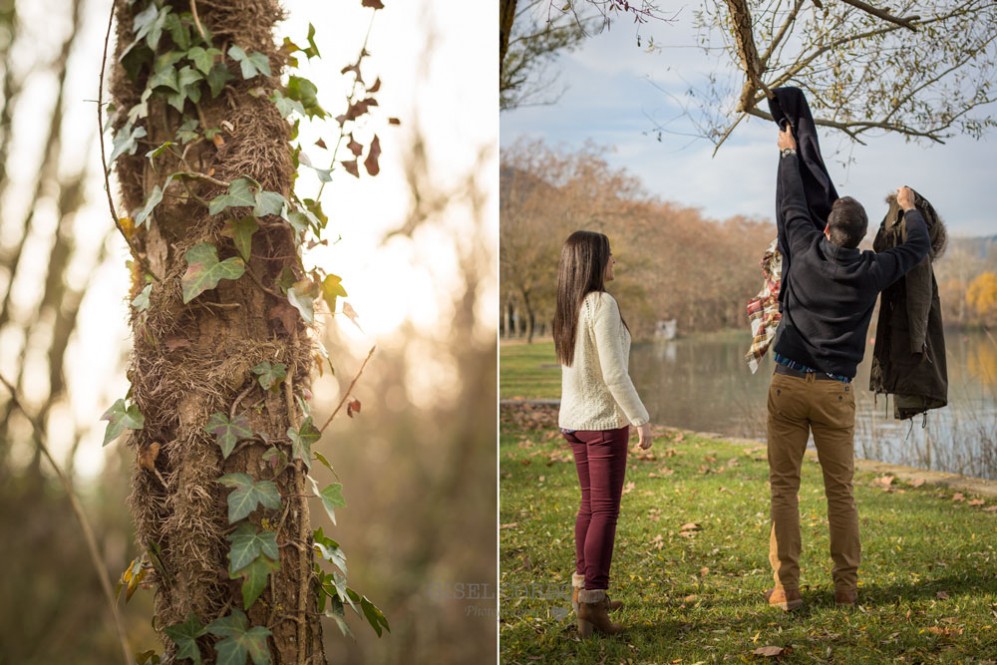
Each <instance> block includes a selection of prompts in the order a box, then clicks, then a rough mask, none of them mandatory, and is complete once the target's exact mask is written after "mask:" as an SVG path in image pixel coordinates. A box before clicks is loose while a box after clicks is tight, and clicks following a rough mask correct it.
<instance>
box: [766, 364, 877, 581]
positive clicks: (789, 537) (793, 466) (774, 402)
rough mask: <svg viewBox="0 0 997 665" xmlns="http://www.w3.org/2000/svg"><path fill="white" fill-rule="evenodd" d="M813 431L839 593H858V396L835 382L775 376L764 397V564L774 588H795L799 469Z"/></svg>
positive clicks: (835, 578)
mask: <svg viewBox="0 0 997 665" xmlns="http://www.w3.org/2000/svg"><path fill="white" fill-rule="evenodd" d="M811 431H812V432H813V435H814V443H815V444H816V447H817V456H818V459H819V460H820V467H821V470H822V471H823V474H824V493H825V495H826V496H827V521H828V525H829V527H830V531H831V559H832V560H833V561H834V567H833V568H832V570H831V575H832V577H833V579H834V588H835V590H836V591H855V590H856V587H857V585H858V567H859V559H860V558H861V545H860V544H859V516H858V510H857V509H856V507H855V499H854V497H853V495H852V476H853V475H854V473H855V452H854V434H855V394H854V392H853V386H852V385H850V384H847V383H842V382H840V381H831V380H814V377H813V376H810V377H809V378H805V379H804V378H797V377H793V376H785V375H782V374H774V375H773V376H772V383H771V385H770V386H769V395H768V458H769V481H770V484H771V489H772V504H771V511H772V533H771V537H770V540H769V562H770V563H771V564H772V572H773V577H774V579H775V585H776V588H785V589H799V585H800V566H799V560H800V547H801V543H800V509H799V497H798V493H799V489H800V469H801V467H802V465H803V453H804V451H805V450H806V446H807V438H808V435H809V433H810V432H811Z"/></svg>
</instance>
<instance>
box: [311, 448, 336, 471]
mask: <svg viewBox="0 0 997 665" xmlns="http://www.w3.org/2000/svg"><path fill="white" fill-rule="evenodd" d="M312 454H313V455H314V457H315V459H317V460H318V461H319V462H321V463H322V466H324V467H325V468H327V469H329V471H332V472H333V473H336V470H335V469H333V468H332V462H330V461H329V460H328V459H326V457H325V455H323V454H322V453H312Z"/></svg>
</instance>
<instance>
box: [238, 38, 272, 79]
mask: <svg viewBox="0 0 997 665" xmlns="http://www.w3.org/2000/svg"><path fill="white" fill-rule="evenodd" d="M228 56H229V57H230V58H232V59H233V60H235V61H236V62H238V63H239V66H240V67H241V68H242V78H244V79H251V78H253V77H254V76H256V75H257V74H260V73H263V74H264V75H265V76H270V60H269V59H268V58H267V56H266V54H264V53H260V52H259V51H253V52H251V53H247V52H246V51H245V50H243V49H242V47H240V46H231V47H229V50H228Z"/></svg>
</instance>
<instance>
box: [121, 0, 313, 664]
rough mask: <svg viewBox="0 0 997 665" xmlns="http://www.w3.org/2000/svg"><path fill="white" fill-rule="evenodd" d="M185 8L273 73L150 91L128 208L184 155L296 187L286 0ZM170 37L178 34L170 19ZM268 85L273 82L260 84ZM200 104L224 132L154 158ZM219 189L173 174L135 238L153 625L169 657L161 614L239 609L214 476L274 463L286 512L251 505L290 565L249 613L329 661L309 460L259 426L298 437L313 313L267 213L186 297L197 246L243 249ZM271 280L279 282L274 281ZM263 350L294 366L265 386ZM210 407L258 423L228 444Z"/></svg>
mask: <svg viewBox="0 0 997 665" xmlns="http://www.w3.org/2000/svg"><path fill="white" fill-rule="evenodd" d="M138 4H139V3H136V5H134V6H133V5H132V4H130V3H129V2H127V1H125V0H117V2H116V7H115V11H116V20H117V26H118V28H117V48H116V54H115V58H114V62H115V63H117V62H119V61H120V55H121V53H122V51H123V49H125V48H126V47H127V46H128V45H129V44H130V43H131V42H132V41H133V39H134V35H133V33H132V25H133V21H134V19H135V14H136V13H138V12H139V11H140V10H141V7H139V6H138ZM174 10H175V12H176V13H178V14H179V13H182V12H187V11H191V10H193V13H194V15H195V16H197V18H198V19H199V21H200V24H201V25H202V26H203V27H204V28H205V29H206V30H207V31H208V33H209V34H210V35H212V37H213V43H214V45H215V46H217V47H218V48H221V49H223V50H227V49H228V47H230V46H232V45H237V46H239V47H241V48H242V49H244V50H245V51H246V52H247V53H248V52H259V53H263V54H265V55H266V56H267V58H268V60H269V63H270V67H271V71H272V76H270V77H265V76H263V75H262V74H261V75H260V76H258V77H256V78H252V79H250V80H243V78H242V76H240V73H239V72H240V68H239V65H238V64H236V63H234V62H233V61H232V60H231V59H228V60H227V64H228V66H229V68H230V70H231V71H232V72H233V73H234V75H235V78H233V79H232V80H231V81H229V82H228V83H227V84H226V86H225V88H224V90H223V91H222V92H221V94H219V95H218V96H217V97H216V98H211V97H210V95H207V94H205V95H204V96H203V97H202V98H201V100H200V103H199V105H198V107H197V108H195V106H194V105H193V104H192V103H191V102H190V101H189V100H188V101H187V102H186V106H185V109H184V110H185V112H184V114H180V113H178V112H177V111H176V110H175V109H174V108H172V107H170V106H168V105H166V104H165V103H164V102H163V101H162V100H158V101H157V99H158V98H157V96H153V97H152V98H151V99H150V100H149V102H148V103H149V115H148V118H147V119H146V120H145V122H144V123H143V125H144V127H145V128H146V130H147V132H148V136H147V137H146V138H145V139H144V140H143V141H142V142H141V143H140V146H139V149H138V150H137V151H136V153H135V155H131V156H129V155H127V154H126V155H122V156H121V157H119V158H118V160H117V164H116V165H117V175H118V181H119V185H120V190H121V199H122V201H123V204H124V205H123V206H122V210H121V211H120V212H119V214H120V215H121V216H124V215H125V214H129V213H127V211H136V210H138V209H140V208H142V206H143V205H144V203H145V201H146V200H147V197H148V196H149V194H150V192H151V191H152V190H153V188H154V187H155V186H157V185H158V186H162V185H163V182H164V180H165V175H166V174H169V173H173V172H177V171H187V170H195V171H197V172H200V173H203V174H210V175H211V176H212V177H213V178H214V179H216V180H219V181H223V182H231V181H232V180H234V179H236V178H239V177H243V176H248V177H251V178H253V179H255V180H256V181H257V182H259V183H260V184H261V186H262V188H263V189H264V190H267V191H274V192H279V193H281V194H283V195H284V196H285V197H288V196H289V195H290V193H291V188H292V185H293V167H292V163H291V154H290V148H289V144H288V141H289V138H290V127H289V125H288V123H287V122H286V121H285V120H284V118H282V117H281V115H280V113H279V112H278V111H277V109H276V107H275V106H274V104H273V103H272V102H271V101H270V99H268V97H269V94H270V93H271V92H272V91H273V90H274V89H275V88H277V87H279V85H280V75H281V70H282V68H283V66H284V55H283V54H281V53H280V52H279V51H278V50H277V48H276V47H275V44H274V38H273V34H272V33H273V29H274V26H275V25H276V23H277V22H278V21H279V20H280V19H281V18H282V17H283V16H282V10H281V8H280V7H279V5H278V4H277V2H276V1H275V0H238V1H233V2H221V1H220V0H200V1H199V2H197V6H196V8H195V7H193V3H192V2H179V3H176V5H175V6H174ZM162 39H163V40H164V41H166V40H167V39H168V36H167V33H166V32H165V31H164V34H163V37H162ZM147 76H148V72H147V71H146V73H145V74H140V75H139V77H138V80H132V79H130V78H129V75H128V74H127V73H126V72H125V71H124V70H123V68H122V67H121V66H116V67H115V70H114V73H113V78H112V82H111V91H112V95H113V97H114V101H115V105H116V107H117V108H118V109H120V110H121V111H119V114H118V116H117V119H116V122H115V125H116V129H120V127H121V126H122V125H123V124H124V122H125V117H124V116H125V114H126V113H127V111H128V110H129V109H130V108H132V107H133V106H134V105H135V104H137V103H138V102H139V101H140V97H141V95H142V93H143V90H144V89H145V85H146V77H147ZM258 87H263V89H264V91H265V93H266V94H263V95H260V94H253V90H254V88H258ZM190 118H199V123H198V129H199V130H200V131H202V132H203V131H204V130H206V129H218V130H219V132H218V134H217V136H218V137H219V139H216V140H209V139H207V138H201V139H199V140H195V141H191V142H189V143H187V144H186V145H185V146H182V147H181V148H180V149H182V150H183V151H184V155H185V157H184V158H183V161H181V160H180V159H179V157H178V153H179V150H178V151H177V153H169V152H167V153H165V154H164V155H163V156H162V157H161V158H158V159H157V161H156V164H155V168H153V167H152V166H151V165H150V164H151V163H150V160H149V159H147V158H146V157H145V153H146V152H147V151H148V150H150V149H152V148H155V147H156V146H159V145H161V144H162V143H163V142H165V141H175V142H176V141H177V138H176V133H177V130H178V128H179V127H180V125H181V123H182V122H184V121H185V120H189V119H190ZM224 191H225V189H224V188H223V187H220V186H218V185H216V184H212V183H211V182H209V181H204V180H197V181H185V182H174V183H173V184H172V185H171V186H170V187H169V188H168V189H167V190H166V193H165V196H164V198H163V201H162V203H161V204H160V205H159V206H158V207H157V208H156V209H155V213H154V215H153V217H152V218H151V219H150V221H149V222H148V223H147V224H146V226H145V227H142V228H140V229H138V230H137V231H136V233H135V235H134V237H133V239H132V241H133V243H134V244H135V245H136V246H137V247H138V248H139V251H140V252H142V254H144V258H145V260H146V261H147V263H148V266H149V269H150V270H151V272H152V274H153V275H154V277H155V278H156V280H158V281H154V282H153V288H152V291H151V293H150V297H149V307H148V309H147V310H146V311H145V312H138V311H135V310H133V313H132V319H131V326H132V333H133V340H134V349H133V355H132V358H131V363H130V367H129V371H128V376H129V379H130V380H131V383H132V392H131V396H132V400H133V402H134V403H135V404H137V405H138V406H139V409H140V410H141V412H142V414H143V415H144V417H145V423H144V428H143V429H141V430H138V431H135V432H133V435H132V437H131V439H130V444H131V445H133V446H134V448H135V452H136V458H137V460H140V461H141V463H136V465H135V468H134V475H133V487H132V493H131V497H130V503H131V508H132V512H133V515H134V519H135V524H136V531H137V538H138V541H139V544H140V546H141V548H142V549H143V550H146V551H149V552H151V553H152V555H154V561H156V562H157V563H156V566H155V567H156V574H155V576H154V578H153V582H154V584H155V590H156V600H155V626H156V627H157V629H158V630H159V631H161V639H162V641H163V644H164V647H165V652H166V658H165V661H164V662H168V663H169V662H173V661H174V659H175V656H176V646H175V645H174V643H173V641H172V640H171V639H170V638H169V637H167V636H165V635H164V634H163V633H162V631H164V629H165V628H167V627H170V626H172V625H175V624H178V623H183V622H185V621H187V620H188V619H189V618H190V617H191V616H192V615H193V616H196V617H197V619H198V620H199V621H200V623H201V624H203V625H207V624H209V623H210V622H212V621H214V620H216V619H218V618H220V617H223V616H225V615H226V614H228V613H230V612H231V611H232V610H233V608H238V609H242V607H243V600H242V596H241V591H240V589H241V579H235V580H233V579H230V578H229V571H228V561H227V555H228V551H229V543H228V540H227V535H228V534H229V533H230V532H231V530H232V528H231V527H230V525H229V522H228V519H227V511H226V497H227V495H228V490H226V489H225V488H224V487H222V486H221V485H220V484H219V483H218V478H219V477H221V476H222V475H225V474H229V473H246V474H249V475H250V476H252V477H253V478H254V479H256V480H263V479H266V480H269V479H272V480H273V481H274V482H275V483H276V485H277V487H278V489H279V491H280V495H281V501H282V510H281V511H280V512H279V514H278V515H277V517H276V518H275V517H273V516H271V517H270V518H269V519H264V518H263V517H262V515H261V513H262V511H261V510H259V509H258V510H257V511H256V512H254V513H253V514H252V515H251V517H250V520H251V522H252V523H253V524H255V525H256V526H257V527H258V528H260V529H261V530H263V531H274V532H276V540H277V543H278V545H279V547H280V561H279V564H280V568H279V570H277V571H274V572H273V573H272V574H271V575H270V583H269V586H268V587H267V589H266V590H265V591H264V592H263V595H262V596H261V597H260V599H259V600H258V601H257V602H256V603H255V604H253V605H252V607H251V608H250V609H249V610H248V611H247V615H248V617H249V622H250V624H252V625H253V626H264V627H266V628H268V629H269V630H270V631H271V632H272V637H271V640H270V649H271V657H272V660H273V663H275V664H276V665H286V664H290V663H294V664H295V665H302V664H313V663H325V657H324V654H323V652H322V647H321V641H322V627H321V624H320V622H319V619H318V613H317V609H316V605H315V599H314V593H313V581H312V568H313V565H314V563H313V553H312V542H311V535H310V534H311V531H310V526H309V517H308V509H307V500H306V499H305V496H306V495H307V492H306V487H305V472H306V469H305V468H304V466H303V464H302V463H301V462H300V460H299V461H297V462H295V463H292V464H290V465H289V466H287V468H286V469H285V470H284V471H283V472H281V473H280V474H279V475H277V476H276V477H273V469H272V467H271V466H270V465H269V464H268V463H267V462H266V461H265V460H264V459H263V454H264V453H265V452H266V451H267V449H268V448H269V445H267V444H265V443H264V441H268V442H269V443H270V444H275V445H276V446H277V448H278V449H282V450H284V451H285V452H287V441H288V439H287V435H286V432H287V430H288V428H289V427H295V428H297V427H298V426H299V424H300V420H301V414H300V412H299V408H298V406H297V404H296V401H297V398H298V397H301V396H302V395H303V394H304V393H305V391H306V389H307V387H308V384H309V375H310V370H311V367H312V359H311V344H310V342H309V339H308V335H307V331H306V328H305V325H304V323H303V321H302V320H301V318H300V317H298V316H297V315H296V312H295V315H294V316H287V315H286V309H287V308H288V307H289V305H288V304H287V301H286V300H284V299H278V298H277V297H275V295H274V292H276V291H277V289H276V287H274V286H273V284H274V282H275V280H276V278H277V276H278V275H280V274H281V273H282V271H285V270H290V271H291V272H292V273H296V277H297V278H300V277H301V276H302V275H301V267H300V257H299V253H298V248H297V246H296V244H295V238H294V234H293V231H292V229H291V228H290V227H289V226H288V224H287V223H285V222H283V221H281V220H280V219H279V218H277V217H274V216H270V217H263V218H260V219H259V222H260V230H259V231H258V232H257V233H256V234H255V235H253V236H252V255H251V258H250V259H249V260H248V261H247V262H246V266H247V272H251V273H252V274H253V275H252V276H253V278H252V279H251V275H249V274H246V275H244V276H243V277H241V278H239V279H236V280H222V281H221V282H219V284H218V286H217V288H215V289H210V290H208V291H205V292H204V293H202V294H201V295H199V296H197V297H196V298H194V299H193V300H191V302H189V303H188V304H184V303H183V300H182V293H181V284H180V280H181V277H182V276H183V274H184V273H185V271H186V269H187V265H186V260H185V258H184V254H185V252H186V251H187V250H189V249H190V248H191V247H193V246H194V245H197V244H199V243H202V242H210V243H211V244H213V245H214V246H215V247H217V248H218V254H219V259H222V260H223V259H225V258H227V257H231V256H235V255H236V250H235V248H234V245H233V242H232V241H231V240H230V239H228V238H226V237H225V236H224V235H223V234H222V230H223V226H224V224H225V222H226V221H227V219H228V218H229V217H233V218H234V217H235V216H236V213H235V212H234V210H235V209H231V208H230V209H228V211H224V212H223V213H222V214H220V215H215V216H211V215H209V214H208V210H207V207H206V206H205V205H204V202H205V201H210V200H211V199H213V198H214V197H216V196H218V195H220V194H222V193H224ZM242 210H246V209H242ZM227 213H231V215H229V214H227ZM134 263H136V262H133V264H134ZM143 277H144V276H143V275H141V273H140V272H139V271H137V270H136V269H133V285H132V286H133V293H132V295H133V296H134V295H136V294H137V293H138V291H139V290H141V289H142V287H143V286H144V279H143ZM257 280H258V282H259V283H257ZM260 284H263V285H268V286H269V291H265V290H264V288H261V286H260ZM291 311H292V312H293V311H294V310H291ZM264 360H265V361H268V362H271V363H284V364H285V365H286V366H287V379H286V381H285V383H284V384H283V385H280V386H279V387H277V388H276V389H271V390H264V389H263V388H262V387H261V385H260V384H259V383H258V382H257V380H256V377H255V376H254V375H253V374H252V372H251V369H252V368H253V367H254V366H255V365H257V364H258V363H260V362H262V361H264ZM214 412H221V413H223V414H225V415H226V416H230V417H231V416H235V415H238V414H245V415H247V416H248V418H249V421H250V423H251V426H252V429H253V431H254V432H255V433H256V438H254V439H252V440H248V441H243V442H242V443H240V444H239V445H238V446H236V448H235V450H234V452H233V453H232V454H231V455H230V456H229V457H228V458H227V459H223V458H222V455H221V452H220V448H219V446H218V444H217V443H216V442H215V440H214V437H213V436H212V435H210V434H209V433H207V432H206V430H205V425H206V423H207V422H208V419H209V417H210V415H211V414H212V413H214ZM288 456H289V457H290V455H288ZM214 642H215V638H213V637H211V636H205V637H202V638H200V639H199V640H198V644H199V646H200V648H201V650H202V653H203V654H204V655H205V657H206V658H205V660H206V662H213V661H214V658H213V657H212V656H210V654H211V653H212V651H211V647H212V645H213V644H214Z"/></svg>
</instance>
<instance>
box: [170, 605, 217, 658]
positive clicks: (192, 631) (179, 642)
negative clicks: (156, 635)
mask: <svg viewBox="0 0 997 665" xmlns="http://www.w3.org/2000/svg"><path fill="white" fill-rule="evenodd" d="M163 632H165V633H166V636H167V637H169V638H170V639H171V640H173V644H175V645H176V646H177V655H176V657H177V658H178V659H180V660H184V659H190V660H191V661H193V663H194V665H201V648H200V647H199V646H197V638H199V637H201V636H202V635H204V634H205V633H206V632H207V629H206V628H205V627H204V626H203V625H201V622H200V621H199V620H198V618H197V616H195V615H193V614H191V615H190V618H188V619H187V620H186V621H184V622H183V623H177V624H173V625H172V626H169V627H168V628H166V629H165V630H164V631H163Z"/></svg>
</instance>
